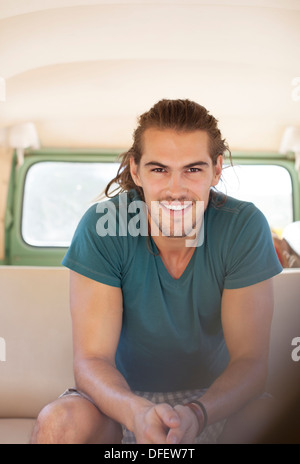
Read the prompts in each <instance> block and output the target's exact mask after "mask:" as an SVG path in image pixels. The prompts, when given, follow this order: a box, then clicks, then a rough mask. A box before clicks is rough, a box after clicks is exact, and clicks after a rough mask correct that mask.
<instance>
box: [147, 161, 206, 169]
mask: <svg viewBox="0 0 300 464" xmlns="http://www.w3.org/2000/svg"><path fill="white" fill-rule="evenodd" d="M145 166H159V167H160V168H167V167H168V166H166V165H165V164H162V163H160V162H159V161H149V162H148V163H146V164H145ZM195 166H204V167H208V166H209V164H208V163H207V162H206V161H196V162H194V163H190V164H186V165H185V166H183V168H184V169H188V168H193V167H195Z"/></svg>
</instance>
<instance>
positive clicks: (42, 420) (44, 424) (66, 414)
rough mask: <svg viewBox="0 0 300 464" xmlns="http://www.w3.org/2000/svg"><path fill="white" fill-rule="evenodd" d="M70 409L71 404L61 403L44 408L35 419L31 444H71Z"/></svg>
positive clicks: (71, 413)
mask: <svg viewBox="0 0 300 464" xmlns="http://www.w3.org/2000/svg"><path fill="white" fill-rule="evenodd" d="M72 409H73V408H72V405H71V403H70V404H68V402H63V401H55V402H54V403H51V404H49V405H47V406H45V407H44V408H43V409H42V411H41V412H40V413H39V415H38V417H37V420H36V423H35V426H34V430H33V434H32V437H31V444H63V443H72V423H73V422H72V417H73V416H74V412H73V411H72Z"/></svg>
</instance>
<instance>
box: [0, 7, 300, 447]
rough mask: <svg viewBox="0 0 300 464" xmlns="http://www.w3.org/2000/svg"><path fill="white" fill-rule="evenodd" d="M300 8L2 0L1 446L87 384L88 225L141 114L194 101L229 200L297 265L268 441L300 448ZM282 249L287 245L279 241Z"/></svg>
mask: <svg viewBox="0 0 300 464" xmlns="http://www.w3.org/2000/svg"><path fill="white" fill-rule="evenodd" d="M299 50H300V2H299V1H297V0H255V1H253V0H231V1H230V0H214V1H208V0H191V1H185V0H176V1H172V0H160V1H159V2H157V1H156V2H155V1H151V0H131V1H126V0H118V1H114V0H30V1H25V0H9V1H5V0H0V295H1V299H0V443H1V444H26V443H29V442H30V436H31V432H32V428H33V425H34V423H35V420H36V417H37V415H38V413H39V411H40V410H41V409H42V408H43V407H44V406H45V405H46V404H48V403H50V402H51V401H53V400H55V399H56V398H57V397H58V396H59V395H60V394H61V393H62V392H63V391H64V390H65V389H67V388H69V387H72V386H74V378H73V365H72V362H73V359H72V357H73V355H72V324H71V317H70V312H69V274H68V271H67V270H66V269H65V268H63V267H62V265H61V260H62V258H63V256H64V255H65V253H66V250H67V248H68V246H69V244H70V241H71V239H72V236H73V233H74V230H75V228H76V225H77V223H78V221H79V219H80V217H81V216H82V214H83V213H84V211H85V210H86V209H87V208H88V206H89V205H90V204H91V203H92V202H93V201H95V198H96V197H97V196H98V195H99V194H100V193H101V192H102V191H103V189H104V188H105V186H106V184H107V183H108V181H109V180H110V179H112V178H113V177H114V175H115V173H116V171H117V169H118V166H119V161H118V155H119V154H120V153H122V152H123V151H125V150H127V149H128V148H129V147H130V146H131V144H132V133H133V130H134V128H135V126H136V121H137V117H138V116H139V115H140V114H142V113H143V112H144V111H147V110H148V109H149V108H150V107H151V106H153V104H154V103H155V102H157V101H159V100H160V99H162V98H167V99H177V98H182V99H185V98H188V99H190V100H194V101H196V102H198V103H200V104H201V105H203V106H205V107H206V108H207V109H208V110H209V111H210V112H211V114H213V115H214V116H215V117H216V118H217V119H218V121H219V126H220V129H221V131H222V135H223V136H224V137H225V138H226V140H227V142H228V144H229V146H230V149H231V153H232V158H233V167H232V166H230V163H229V160H227V161H228V162H227V164H226V166H225V168H224V170H223V175H222V179H221V181H220V185H218V186H217V188H218V189H220V190H222V191H224V192H226V193H227V194H229V195H232V196H235V197H238V198H241V199H244V200H247V201H252V202H254V203H255V204H256V205H257V206H258V207H259V208H260V209H261V210H262V211H263V213H264V214H265V216H266V218H267V220H268V222H269V225H270V229H271V231H272V233H273V235H274V237H276V239H277V240H279V242H280V243H282V241H285V242H284V243H285V244H286V243H288V245H289V247H290V248H289V251H290V254H289V255H288V259H287V263H285V265H284V269H283V271H282V273H281V274H279V275H278V276H276V277H275V278H274V302H275V304H274V316H273V322H272V331H271V342H270V355H269V375H268V383H267V391H268V392H270V393H271V394H272V395H273V396H274V397H275V399H277V401H278V403H279V404H280V408H279V412H278V414H277V415H275V416H274V421H273V422H272V424H269V427H268V428H267V429H266V430H265V433H264V434H263V436H260V437H258V440H257V441H258V442H260V443H298V444H299V443H300V409H299V404H300V401H299V400H300V397H299V385H300V383H299V381H300V265H299V261H297V259H300V251H299V250H300V245H299V240H300V232H299V228H298V229H297V230H298V232H297V230H296V232H294V233H292V234H290V233H289V234H288V233H287V230H290V229H289V227H290V225H291V224H295V223H296V224H298V225H299V224H300V67H299ZM274 243H275V242H274Z"/></svg>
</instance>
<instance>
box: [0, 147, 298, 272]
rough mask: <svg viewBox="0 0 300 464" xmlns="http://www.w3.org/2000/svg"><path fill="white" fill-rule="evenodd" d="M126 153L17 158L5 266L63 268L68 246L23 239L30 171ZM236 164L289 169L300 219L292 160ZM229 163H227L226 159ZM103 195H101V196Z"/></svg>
mask: <svg viewBox="0 0 300 464" xmlns="http://www.w3.org/2000/svg"><path fill="white" fill-rule="evenodd" d="M122 151H125V150H110V151H108V150H107V151H106V150H105V151H104V150H103V151H101V150H68V149H65V150H60V149H53V150H51V149H48V150H35V151H28V152H27V153H26V156H25V159H24V163H23V164H22V166H19V167H17V163H16V157H15V158H14V167H13V173H12V177H11V184H10V192H9V199H8V208H7V215H6V230H5V237H6V250H7V258H6V264H11V265H24V266H26V265H27V266H60V265H61V260H62V258H63V256H64V255H65V253H66V251H67V249H68V247H51V246H48V247H46V246H43V247H40V246H34V245H30V244H28V243H26V242H25V241H24V239H23V237H22V230H21V228H22V219H23V203H24V191H25V182H26V177H27V174H28V171H29V169H30V168H31V167H32V166H33V165H34V164H36V163H39V162H51V161H52V162H74V163H76V162H77V163H78V162H83V163H91V162H95V163H99V162H100V163H101V162H109V163H111V162H116V161H117V158H118V155H119V154H120V153H122ZM232 159H233V164H234V165H277V166H280V167H283V168H285V169H287V171H288V173H289V175H290V177H291V183H292V208H293V220H294V221H296V220H300V183H299V179H298V173H297V172H296V170H295V166H294V160H293V158H292V157H291V158H287V157H284V156H282V155H279V154H278V153H276V152H268V153H266V152H240V151H239V152H238V151H233V152H232ZM225 161H226V162H228V160H225ZM100 193H101V192H99V194H100Z"/></svg>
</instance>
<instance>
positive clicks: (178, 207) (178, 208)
mask: <svg viewBox="0 0 300 464" xmlns="http://www.w3.org/2000/svg"><path fill="white" fill-rule="evenodd" d="M188 206H189V205H188V204H184V205H170V204H168V205H167V204H165V203H164V207H165V208H167V209H169V210H172V211H182V210H183V209H185V208H187V207H188Z"/></svg>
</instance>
